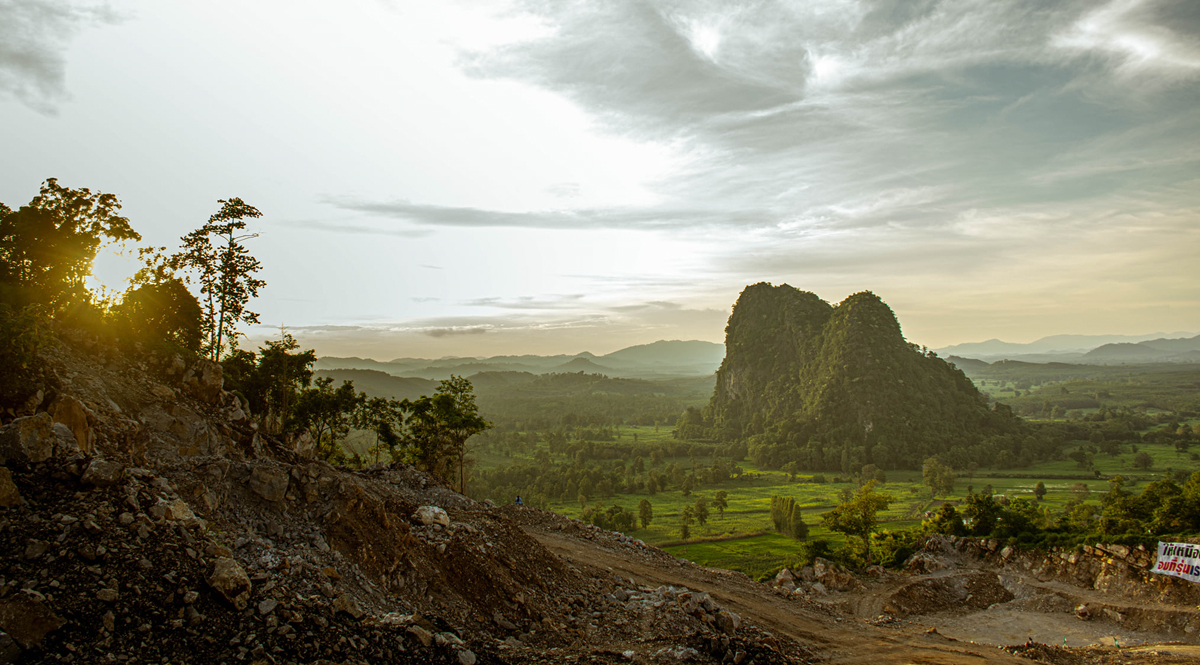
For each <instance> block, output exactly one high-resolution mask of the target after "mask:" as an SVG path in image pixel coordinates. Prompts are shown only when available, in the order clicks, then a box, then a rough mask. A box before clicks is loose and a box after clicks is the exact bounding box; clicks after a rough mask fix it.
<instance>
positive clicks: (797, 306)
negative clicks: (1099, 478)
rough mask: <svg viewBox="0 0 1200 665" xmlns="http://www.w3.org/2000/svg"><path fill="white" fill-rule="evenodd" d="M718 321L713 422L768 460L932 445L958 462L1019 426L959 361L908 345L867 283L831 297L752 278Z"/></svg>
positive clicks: (826, 464) (919, 453) (829, 459)
mask: <svg viewBox="0 0 1200 665" xmlns="http://www.w3.org/2000/svg"><path fill="white" fill-rule="evenodd" d="M725 330H726V340H725V347H726V356H725V359H724V361H723V362H722V363H721V368H720V370H718V372H717V385H716V389H715V390H714V392H713V397H712V400H711V402H710V411H711V416H710V418H711V426H712V430H713V432H714V434H715V435H716V436H718V437H720V438H723V439H726V440H733V439H745V440H748V441H749V442H750V443H751V454H752V455H753V456H754V458H755V459H756V461H758V462H760V463H763V464H765V465H767V466H768V467H778V466H779V465H781V464H784V463H786V462H796V463H797V464H799V465H800V467H801V468H807V469H830V470H842V471H854V470H857V469H859V468H861V467H862V466H863V465H865V464H876V465H878V466H880V467H881V468H913V467H918V466H920V464H921V462H922V460H924V459H925V458H926V457H928V456H930V455H933V454H937V453H944V454H947V455H949V456H951V457H954V458H956V459H961V460H963V461H965V460H967V459H969V458H971V457H972V456H973V455H980V454H982V451H981V450H973V449H975V448H977V447H979V446H981V445H982V443H983V440H984V439H985V438H986V437H988V436H994V435H998V434H1002V433H1013V432H1016V431H1017V430H1018V429H1019V428H1020V426H1021V425H1020V423H1019V421H1017V420H1016V419H1014V418H1012V417H1011V414H1008V413H1005V412H995V411H990V410H989V409H988V408H987V406H986V402H985V401H984V399H983V397H982V396H981V395H980V393H979V392H978V390H976V388H975V386H974V385H973V384H972V383H971V381H970V380H969V379H967V377H966V376H965V375H964V374H963V373H962V371H960V370H958V369H955V368H953V367H951V366H950V365H949V364H947V363H946V362H945V361H944V360H942V359H941V358H938V357H936V356H935V355H934V354H932V353H922V352H921V350H920V349H919V348H917V347H916V346H914V345H910V344H908V343H907V342H906V341H905V340H904V336H903V335H902V333H901V331H900V326H899V324H898V323H897V321H896V317H895V315H894V314H893V313H892V310H891V309H890V308H888V306H887V305H886V304H884V303H883V301H882V300H880V299H879V298H878V297H877V296H875V295H874V294H872V293H870V292H862V293H856V294H854V295H852V296H850V297H848V298H847V299H846V300H844V301H843V302H841V303H839V304H838V305H837V306H831V305H829V304H828V303H826V302H825V301H823V300H821V299H820V298H818V297H817V296H816V295H814V294H812V293H808V292H804V291H800V290H798V289H795V288H793V287H791V286H788V285H786V284H784V285H780V286H772V285H770V284H766V283H760V284H755V285H752V286H748V287H746V289H745V290H744V291H743V292H742V294H741V296H740V297H739V298H738V301H737V303H736V304H735V305H734V308H733V314H732V315H731V316H730V318H729V325H728V326H727V327H726V329H725ZM964 465H965V464H964Z"/></svg>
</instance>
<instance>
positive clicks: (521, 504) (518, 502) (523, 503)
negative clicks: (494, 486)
mask: <svg viewBox="0 0 1200 665" xmlns="http://www.w3.org/2000/svg"><path fill="white" fill-rule="evenodd" d="M513 503H515V504H516V505H518V506H523V505H525V502H524V501H521V497H517V500H516V501H514V502H513Z"/></svg>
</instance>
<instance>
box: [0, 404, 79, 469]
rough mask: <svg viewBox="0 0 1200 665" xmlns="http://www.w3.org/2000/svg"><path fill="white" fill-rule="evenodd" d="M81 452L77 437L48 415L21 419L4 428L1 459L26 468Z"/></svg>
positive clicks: (41, 414)
mask: <svg viewBox="0 0 1200 665" xmlns="http://www.w3.org/2000/svg"><path fill="white" fill-rule="evenodd" d="M77 448H78V444H77V443H76V442H75V435H74V434H73V433H71V430H70V429H68V428H67V427H66V426H65V425H63V424H62V423H55V422H54V419H53V418H51V417H50V414H48V413H46V412H42V413H39V414H37V415H34V416H26V417H24V418H17V419H16V420H14V421H12V422H11V423H9V424H7V425H5V426H4V427H0V458H3V459H7V460H15V461H18V462H23V463H25V464H37V463H40V462H45V461H46V460H48V459H50V458H51V457H53V456H55V455H65V454H67V453H69V452H72V451H74V450H76V449H77Z"/></svg>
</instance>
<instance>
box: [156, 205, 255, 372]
mask: <svg viewBox="0 0 1200 665" xmlns="http://www.w3.org/2000/svg"><path fill="white" fill-rule="evenodd" d="M219 203H220V204H221V209H220V210H219V211H217V212H216V214H214V215H213V216H211V217H209V218H208V222H207V223H206V224H205V225H204V226H201V227H200V228H198V229H196V230H195V231H192V232H191V233H189V234H187V235H185V236H183V238H182V240H183V249H182V250H181V251H180V253H179V254H177V255H176V256H175V257H174V258H175V260H176V261H177V262H178V264H179V265H180V266H181V267H184V268H188V269H191V270H193V271H195V275H196V279H197V281H199V282H200V294H201V300H202V304H203V307H204V328H205V340H204V351H205V352H206V353H207V354H208V356H209V357H210V358H212V359H213V360H218V361H219V360H220V359H221V354H222V353H224V351H225V345H226V343H228V344H229V345H230V346H236V343H237V335H238V333H237V325H238V323H258V314H257V313H255V312H251V311H250V310H248V309H246V305H247V304H248V303H249V302H250V299H251V298H254V297H257V296H258V290H259V289H260V288H262V287H263V286H266V282H264V281H263V280H261V279H258V278H256V277H254V276H253V275H254V273H256V272H258V271H259V269H260V268H261V267H262V264H260V263H259V261H258V259H256V258H254V257H253V256H251V255H250V251H249V250H248V249H246V247H245V245H243V244H241V241H242V240H245V239H247V238H254V237H257V236H258V234H257V233H252V234H242V233H241V232H242V231H244V230H246V222H245V220H246V219H247V218H259V217H262V213H261V212H259V211H258V209H257V208H255V207H254V206H251V205H248V204H246V203H245V202H244V201H242V200H241V199H239V198H232V199H229V200H221V201H219ZM214 239H215V240H217V241H218V244H214Z"/></svg>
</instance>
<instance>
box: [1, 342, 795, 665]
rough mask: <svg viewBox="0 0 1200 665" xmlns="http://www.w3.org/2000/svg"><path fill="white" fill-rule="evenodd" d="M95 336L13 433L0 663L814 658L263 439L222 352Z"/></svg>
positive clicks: (626, 542)
mask: <svg viewBox="0 0 1200 665" xmlns="http://www.w3.org/2000/svg"><path fill="white" fill-rule="evenodd" d="M85 346H86V344H84V345H62V346H58V347H56V348H54V349H51V350H50V351H48V352H47V354H46V355H47V360H48V361H49V362H50V366H51V370H52V372H53V374H54V378H55V381H54V382H53V383H56V384H57V387H56V388H55V389H54V390H52V391H49V392H46V391H43V392H40V393H39V394H38V395H37V396H36V397H35V398H34V399H33V400H31V401H30V402H29V404H28V405H27V406H26V408H25V410H24V411H23V412H22V413H19V414H9V415H8V416H7V417H6V418H5V420H6V421H7V424H5V425H4V426H3V427H2V428H0V457H2V458H3V466H2V467H0V631H3V632H0V662H25V663H33V662H39V663H40V662H76V663H93V662H95V663H112V662H170V663H219V662H226V663H234V662H254V663H315V662H322V663H325V662H338V663H342V662H346V663H362V662H366V663H394V662H419V663H455V664H459V665H470V664H471V663H477V662H478V663H489V662H508V663H519V662H581V661H586V662H614V663H615V662H630V661H631V660H632V661H649V660H653V659H655V658H659V657H661V658H667V659H668V660H673V661H678V660H679V658H677V657H676V656H678V655H679V654H683V657H686V658H690V659H695V660H698V661H699V662H722V661H727V662H738V663H741V662H756V663H798V662H807V658H806V656H805V655H804V654H805V653H806V652H805V651H804V650H803V649H799V648H796V649H790V650H789V649H784V648H781V644H780V642H779V641H778V640H774V639H767V636H766V635H765V633H763V632H762V631H761V630H759V629H758V628H756V627H755V626H753V625H751V624H750V623H748V622H744V621H742V619H741V618H740V617H739V616H737V615H736V614H734V613H732V612H730V611H728V610H726V609H724V608H723V607H722V606H721V604H720V603H717V602H714V600H713V599H712V598H709V597H708V596H705V595H703V594H699V593H695V594H693V593H692V592H691V591H690V590H688V589H685V588H667V587H662V588H660V586H661V585H656V586H653V587H651V586H647V585H644V584H640V583H638V582H635V581H633V580H631V579H628V578H621V577H620V576H615V575H612V574H611V573H607V574H601V573H599V572H598V571H595V570H581V569H580V568H578V567H575V566H573V565H571V564H569V563H568V562H566V561H564V560H563V559H562V558H560V557H558V556H556V555H554V554H552V553H551V552H549V551H548V550H547V549H546V548H545V547H544V546H542V545H541V544H540V543H539V542H538V541H537V540H535V539H534V538H532V537H530V536H529V535H527V534H526V533H525V531H524V530H523V529H522V528H521V526H520V525H519V523H518V521H516V520H515V519H514V515H513V509H512V508H511V507H509V508H497V507H495V506H492V505H490V504H486V503H479V502H475V501H472V500H470V499H468V498H466V497H464V496H461V495H459V494H457V493H455V492H453V491H451V490H449V489H447V488H446V487H445V486H443V485H442V484H441V483H440V482H438V481H436V480H435V479H433V478H431V477H428V476H426V475H425V474H423V473H420V472H418V471H416V470H415V469H413V468H411V467H407V466H404V465H380V466H377V467H372V468H370V469H367V470H363V471H352V470H349V469H346V468H335V467H331V466H330V465H328V464H326V463H324V462H320V461H316V460H313V459H312V452H313V446H312V445H311V441H310V440H307V439H303V438H300V439H296V440H292V441H281V440H276V439H273V438H271V437H268V436H264V435H263V434H261V433H259V432H258V431H257V429H256V428H255V426H254V424H253V423H252V421H251V419H250V418H249V416H248V414H247V412H246V408H247V407H246V405H245V404H244V403H243V402H242V401H241V400H240V399H239V398H238V397H236V396H235V395H233V394H231V393H229V392H226V391H224V390H223V383H222V377H221V371H220V367H219V366H218V365H216V364H213V363H210V362H207V361H200V362H198V363H196V364H195V365H193V366H192V367H186V366H185V365H184V363H183V362H182V361H180V360H179V359H178V358H169V359H161V358H159V359H153V358H152V359H148V360H146V361H144V362H143V361H131V360H130V359H128V358H124V357H122V356H121V355H119V354H117V353H115V352H110V351H105V350H102V349H97V348H93V349H90V350H88V349H85ZM519 512H520V515H517V516H518V517H521V518H523V519H534V520H535V521H536V520H537V518H535V517H533V515H534V514H535V513H538V514H540V512H539V511H533V510H532V509H520V510H519ZM525 513H528V515H526V514H525ZM547 519H549V517H548V518H547ZM555 519H560V518H556V517H555ZM566 523H567V524H569V525H571V526H572V528H575V527H576V525H577V523H571V522H569V521H568V522H566ZM610 536H612V543H613V546H614V547H616V548H618V549H619V550H620V551H622V552H624V553H625V555H626V556H629V557H651V558H654V557H659V558H662V559H664V560H670V561H671V562H672V565H674V561H675V560H674V559H672V558H671V557H669V556H667V555H665V554H663V553H662V552H660V551H658V550H653V549H652V548H648V547H646V546H644V545H643V544H641V543H640V542H638V541H635V540H633V539H630V538H625V537H623V536H620V537H618V536H615V535H612V534H610ZM788 651H791V654H790V655H789V653H788ZM656 654H657V655H656Z"/></svg>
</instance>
